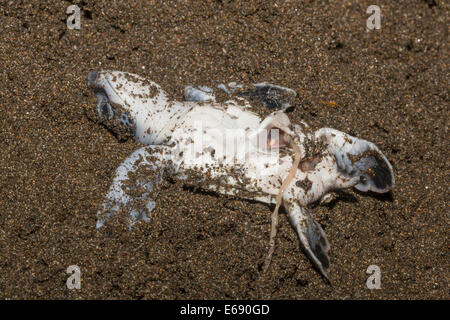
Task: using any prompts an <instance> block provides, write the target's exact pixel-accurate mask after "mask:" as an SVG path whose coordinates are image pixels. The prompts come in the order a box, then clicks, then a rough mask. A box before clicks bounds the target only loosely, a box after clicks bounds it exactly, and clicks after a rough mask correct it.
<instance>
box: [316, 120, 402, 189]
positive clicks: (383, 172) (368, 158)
mask: <svg viewBox="0 0 450 320" xmlns="http://www.w3.org/2000/svg"><path fill="white" fill-rule="evenodd" d="M314 136H315V139H316V140H318V141H322V142H323V143H325V144H326V145H327V147H326V149H327V150H328V151H329V152H330V153H331V154H332V155H334V158H335V160H336V166H337V171H338V174H339V176H340V177H341V178H343V179H344V180H345V178H354V177H358V176H359V179H360V180H359V182H358V183H357V184H356V185H355V188H356V189H358V190H360V191H364V192H366V191H373V192H378V193H384V192H388V191H390V190H392V189H393V188H394V185H395V179H394V171H393V169H392V165H391V164H390V163H389V161H388V159H387V158H386V156H385V155H384V154H383V153H382V152H381V151H380V150H379V149H378V148H377V146H376V145H375V144H373V143H372V142H369V141H367V140H363V139H358V138H355V137H352V136H350V135H348V134H345V133H343V132H341V131H338V130H334V129H330V128H322V129H319V130H317V131H316V132H315V133H314ZM337 187H339V185H337Z"/></svg>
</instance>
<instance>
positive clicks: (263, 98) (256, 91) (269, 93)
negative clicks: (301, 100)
mask: <svg viewBox="0 0 450 320" xmlns="http://www.w3.org/2000/svg"><path fill="white" fill-rule="evenodd" d="M253 87H254V88H251V89H249V90H245V91H241V92H239V93H238V94H239V95H240V96H242V97H245V98H247V99H250V100H258V101H260V102H261V103H262V104H264V106H266V107H267V108H268V109H281V110H286V109H288V108H290V107H293V106H294V104H295V98H296V97H297V93H296V92H295V90H293V89H290V88H286V87H282V86H278V85H275V84H271V83H267V82H261V83H257V84H255V85H253Z"/></svg>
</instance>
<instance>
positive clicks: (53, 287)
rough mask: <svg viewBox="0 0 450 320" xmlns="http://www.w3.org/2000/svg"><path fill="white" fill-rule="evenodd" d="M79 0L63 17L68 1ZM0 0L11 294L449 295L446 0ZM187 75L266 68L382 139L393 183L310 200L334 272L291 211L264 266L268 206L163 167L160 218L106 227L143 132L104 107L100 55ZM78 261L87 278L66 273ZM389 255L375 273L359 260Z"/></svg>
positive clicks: (312, 105)
mask: <svg viewBox="0 0 450 320" xmlns="http://www.w3.org/2000/svg"><path fill="white" fill-rule="evenodd" d="M72 3H73V4H77V5H78V6H79V7H80V8H81V9H82V11H81V12H82V20H81V29H80V30H68V29H67V26H66V19H67V17H68V15H67V14H66V8H67V7H68V6H69V5H70V4H72ZM370 4H372V3H371V2H367V1H305V2H304V3H299V2H297V1H275V2H269V1H253V2H252V4H251V5H248V4H247V5H245V4H240V3H239V2H235V1H211V2H210V3H208V4H201V3H200V1H179V2H172V1H164V3H162V2H160V1H158V2H156V1H89V0H85V1H70V2H69V1H39V2H36V1H3V2H2V3H1V4H0V25H1V28H2V31H1V32H0V76H1V85H0V111H1V112H0V143H1V151H2V152H0V172H1V174H0V194H1V197H0V298H2V299H5V298H12V299H17V298H26V299H37V298H38V299H53V298H62V299H66V298H82V299H92V298H97V299H98V298H124V299H142V298H143V299H188V298H189V299H208V298H209V299H223V298H228V299H234V298H242V299H257V298H258V299H267V298H273V299H448V298H449V293H448V286H449V283H448V281H449V272H448V269H449V258H448V254H449V251H448V249H449V243H448V235H449V232H448V230H449V228H448V221H449V214H448V205H447V201H448V196H447V194H448V181H449V174H448V172H449V162H448V159H449V152H448V150H449V142H448V123H449V108H448V106H449V91H448V87H449V86H448V79H449V50H448V25H449V4H448V2H446V1H434V0H433V1H420V0H411V1H379V2H378V3H377V4H378V5H380V7H381V14H382V20H381V30H374V31H368V30H367V28H366V19H367V18H368V16H369V15H368V14H366V8H367V7H368V6H369V5H370ZM101 69H114V70H121V71H128V72H133V73H137V74H140V75H142V76H144V77H146V78H148V79H152V80H153V81H155V82H157V83H159V84H160V85H161V86H162V87H163V88H164V89H165V90H166V91H168V92H169V94H170V95H172V96H173V97H175V98H177V99H182V95H183V88H184V86H185V85H187V84H205V85H217V84H218V83H221V82H230V81H236V82H238V83H256V82H261V81H268V82H272V83H276V84H280V85H283V86H286V87H290V88H293V89H295V90H296V91H297V93H298V99H297V104H296V108H295V110H294V111H293V112H292V114H291V118H292V121H293V122H298V121H300V120H301V119H302V120H305V121H306V122H308V123H309V124H310V125H311V126H312V127H314V128H320V127H323V126H327V127H332V128H336V129H339V130H342V131H345V132H348V133H350V134H352V135H355V136H358V137H361V138H364V139H367V140H369V141H372V142H374V143H375V144H377V146H378V147H379V148H380V149H381V150H382V151H383V152H384V153H385V155H386V156H387V157H388V159H389V160H390V161H391V162H392V164H393V166H394V170H395V174H396V177H395V178H396V187H395V190H394V192H393V193H392V194H390V195H387V196H373V195H366V194H363V193H359V192H355V191H353V190H348V191H346V192H344V193H340V194H338V195H337V197H336V198H337V199H336V200H335V201H333V202H332V203H331V204H330V205H329V206H318V207H317V208H315V209H314V215H315V217H316V219H317V220H318V221H319V222H320V224H321V225H322V227H323V228H324V230H325V232H326V233H327V235H328V239H329V241H330V244H331V251H330V258H331V263H332V266H331V274H330V276H331V278H332V282H333V286H330V285H328V284H327V283H326V282H325V281H324V280H323V279H322V278H321V276H320V275H319V273H317V272H316V271H315V270H314V269H313V268H312V265H311V263H310V261H309V260H308V259H307V257H306V256H305V255H304V254H303V253H302V252H301V250H300V244H299V242H298V240H297V237H296V234H295V232H294V230H293V229H292V228H291V226H290V224H289V221H288V219H287V217H286V215H284V214H282V215H281V218H280V229H279V233H278V238H277V248H276V251H275V254H274V257H273V261H272V265H271V268H270V269H269V272H268V273H267V274H263V273H262V272H261V270H260V267H261V265H262V262H263V260H264V257H265V255H266V253H267V250H268V244H269V232H270V213H271V210H270V208H268V207H267V206H266V205H263V204H258V203H253V202H247V201H243V200H239V199H233V198H229V197H226V196H222V195H214V194H204V193H199V192H193V191H192V190H189V189H185V188H183V186H182V185H180V184H178V183H170V182H167V183H165V185H164V188H163V192H162V194H161V195H160V196H159V198H158V199H157V209H155V211H154V214H153V216H152V218H151V222H149V223H140V224H138V225H137V227H136V228H135V229H134V230H133V231H132V232H129V231H128V230H127V228H126V227H125V226H124V224H123V223H120V222H117V223H116V224H113V225H110V226H108V227H106V228H104V229H103V230H100V231H97V230H96V229H95V222H96V211H97V209H98V208H99V205H100V203H101V201H102V200H103V198H104V196H105V194H106V192H107V190H108V187H109V185H110V183H111V181H112V178H113V176H114V171H115V169H116V168H117V166H118V165H119V164H120V163H121V162H122V161H123V160H124V159H125V158H126V157H127V156H128V155H129V154H130V153H131V152H132V151H133V150H135V149H136V148H138V147H139V145H138V144H137V143H136V142H134V141H130V140H128V141H125V142H119V141H118V140H117V139H116V138H115V137H114V136H113V135H112V134H111V133H110V132H109V131H107V130H106V129H105V128H104V127H103V126H102V125H101V124H100V123H99V119H98V117H97V115H96V113H95V106H96V99H95V96H94V95H93V94H92V93H91V92H90V90H88V88H87V86H86V77H87V74H88V72H89V71H91V70H101ZM70 265H78V266H79V267H80V268H81V272H82V275H81V278H82V289H81V290H74V291H70V290H68V289H67V288H66V284H65V282H66V279H67V277H68V275H67V274H66V268H67V267H68V266H70ZM369 265H378V266H379V267H380V269H381V289H380V290H369V289H367V287H366V279H367V277H368V276H369V275H368V274H366V270H367V268H368V266H369Z"/></svg>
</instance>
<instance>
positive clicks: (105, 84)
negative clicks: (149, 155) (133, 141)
mask: <svg viewBox="0 0 450 320" xmlns="http://www.w3.org/2000/svg"><path fill="white" fill-rule="evenodd" d="M121 74H122V73H121V72H108V71H91V72H89V74H88V79H87V84H88V87H89V88H90V89H92V90H93V91H94V93H95V95H96V96H97V106H96V109H97V113H98V115H99V117H100V120H101V122H102V124H103V125H104V126H105V127H106V128H107V129H108V130H109V131H110V132H111V133H112V134H113V135H114V136H116V137H117V138H118V139H119V140H127V139H128V138H129V137H131V136H133V135H134V134H135V130H136V128H135V117H134V115H133V113H132V110H131V108H130V106H129V104H128V103H127V99H126V98H127V93H126V92H121V91H120V90H119V89H120V87H119V85H120V83H118V81H117V79H118V78H119V77H120V75H121Z"/></svg>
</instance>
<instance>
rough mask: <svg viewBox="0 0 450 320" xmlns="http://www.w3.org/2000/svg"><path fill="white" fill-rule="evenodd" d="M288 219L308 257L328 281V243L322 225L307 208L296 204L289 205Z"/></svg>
mask: <svg viewBox="0 0 450 320" xmlns="http://www.w3.org/2000/svg"><path fill="white" fill-rule="evenodd" d="M288 210H289V220H290V221H291V224H292V226H293V227H294V229H295V231H297V234H298V237H299V239H300V242H301V243H302V245H303V247H304V248H305V251H306V253H307V254H308V257H309V258H310V259H311V261H312V262H313V263H314V265H315V266H316V267H317V268H318V269H319V271H320V273H321V274H322V275H323V276H324V277H325V278H326V279H327V280H328V281H330V279H329V277H328V270H329V268H330V259H329V257H328V251H329V250H330V244H329V243H328V240H327V237H326V235H325V232H324V231H323V229H322V227H321V226H320V225H319V224H318V223H317V222H316V221H314V219H313V217H312V215H311V212H310V211H309V210H308V209H307V208H303V207H300V206H299V205H298V204H293V205H291V206H289V209H288Z"/></svg>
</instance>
